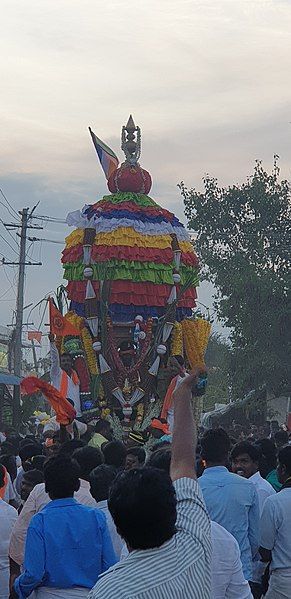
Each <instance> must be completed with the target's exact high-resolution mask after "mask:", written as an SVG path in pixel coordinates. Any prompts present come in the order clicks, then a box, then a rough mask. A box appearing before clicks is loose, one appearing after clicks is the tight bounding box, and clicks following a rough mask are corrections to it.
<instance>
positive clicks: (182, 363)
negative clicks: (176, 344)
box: [171, 355, 185, 366]
mask: <svg viewBox="0 0 291 599" xmlns="http://www.w3.org/2000/svg"><path fill="white" fill-rule="evenodd" d="M171 357H172V358H175V360H177V362H178V364H180V366H184V364H185V360H184V358H183V356H180V355H177V356H171Z"/></svg>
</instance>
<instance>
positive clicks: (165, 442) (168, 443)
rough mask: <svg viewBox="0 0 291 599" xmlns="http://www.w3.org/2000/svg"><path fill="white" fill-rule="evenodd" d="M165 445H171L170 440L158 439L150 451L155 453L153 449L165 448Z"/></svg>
mask: <svg viewBox="0 0 291 599" xmlns="http://www.w3.org/2000/svg"><path fill="white" fill-rule="evenodd" d="M167 447H169V448H170V447H171V441H166V440H164V441H158V442H157V443H155V444H154V446H153V448H152V453H155V451H159V449H166V448H167Z"/></svg>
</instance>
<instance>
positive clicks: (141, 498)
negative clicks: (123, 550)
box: [108, 468, 177, 549]
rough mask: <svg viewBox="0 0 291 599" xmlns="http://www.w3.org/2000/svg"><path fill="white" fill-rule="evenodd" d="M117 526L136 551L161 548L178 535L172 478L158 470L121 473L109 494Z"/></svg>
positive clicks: (110, 506)
mask: <svg viewBox="0 0 291 599" xmlns="http://www.w3.org/2000/svg"><path fill="white" fill-rule="evenodd" d="M108 506H109V510H110V513H111V515H112V518H113V520H114V523H115V526H116V528H117V530H118V532H119V534H120V535H121V537H122V538H123V539H124V540H125V541H126V543H127V544H128V545H129V547H131V548H132V549H151V548H154V547H160V546H161V545H162V544H163V543H165V542H166V541H168V540H169V539H171V538H172V537H173V535H174V534H175V532H176V527H175V523H176V518H177V511H176V494H175V489H174V487H173V485H172V481H171V479H170V477H169V475H168V474H167V473H166V472H163V471H162V470H158V469H157V468H137V469H133V470H128V471H127V472H122V473H120V474H119V475H118V476H117V477H116V479H115V480H114V481H113V484H112V486H111V489H110V493H109V502H108Z"/></svg>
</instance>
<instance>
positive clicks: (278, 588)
mask: <svg viewBox="0 0 291 599" xmlns="http://www.w3.org/2000/svg"><path fill="white" fill-rule="evenodd" d="M277 474H278V479H279V481H280V483H282V485H283V486H282V489H281V491H279V493H276V495H272V496H271V497H268V498H267V499H266V501H265V503H264V507H263V513H262V517H261V547H260V553H261V555H262V558H263V560H264V561H265V562H271V564H270V574H271V575H270V581H269V589H268V592H267V594H266V595H265V598H266V599H290V597H291V534H290V531H291V445H286V447H282V448H281V449H280V450H279V453H278V467H277Z"/></svg>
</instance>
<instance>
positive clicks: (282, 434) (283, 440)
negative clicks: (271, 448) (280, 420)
mask: <svg viewBox="0 0 291 599" xmlns="http://www.w3.org/2000/svg"><path fill="white" fill-rule="evenodd" d="M288 439H289V435H288V433H287V431H283V430H280V431H277V432H276V433H275V434H274V441H275V443H276V445H278V446H279V447H282V445H286V444H287V443H288Z"/></svg>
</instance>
